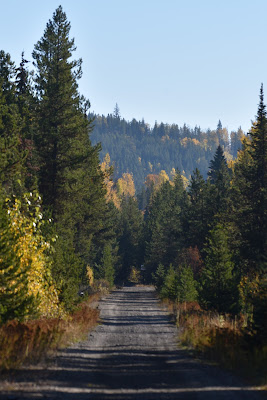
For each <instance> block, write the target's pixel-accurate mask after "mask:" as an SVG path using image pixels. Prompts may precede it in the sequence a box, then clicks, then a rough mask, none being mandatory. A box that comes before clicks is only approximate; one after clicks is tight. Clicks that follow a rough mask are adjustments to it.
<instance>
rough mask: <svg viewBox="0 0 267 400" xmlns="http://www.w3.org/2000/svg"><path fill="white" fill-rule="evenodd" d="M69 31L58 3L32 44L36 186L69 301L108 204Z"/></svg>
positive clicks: (57, 270)
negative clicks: (47, 216)
mask: <svg viewBox="0 0 267 400" xmlns="http://www.w3.org/2000/svg"><path fill="white" fill-rule="evenodd" d="M69 33H70V23H69V22H68V20H67V17H66V14H65V13H64V12H63V10H62V7H61V6H59V7H58V8H57V10H56V11H55V13H54V14H53V18H52V20H49V22H48V23H47V26H46V29H45V32H44V35H43V37H42V38H41V39H40V40H39V41H38V42H37V44H36V45H35V49H34V51H33V58H34V61H35V67H36V75H35V78H34V79H35V89H36V93H37V107H36V120H37V124H38V129H37V131H36V133H35V135H34V141H35V146H36V149H37V151H38V157H39V170H38V183H39V190H40V192H41V194H42V197H43V204H44V208H45V210H46V212H50V215H51V216H52V217H53V220H54V221H55V223H56V225H55V227H56V233H57V234H58V236H59V238H58V240H57V242H56V245H55V247H56V252H55V255H54V267H53V274H54V278H55V279H56V280H57V283H58V285H60V286H61V290H62V296H63V297H64V301H65V302H68V305H69V306H71V304H72V303H73V302H75V298H76V297H77V293H78V281H79V280H82V274H83V273H85V266H86V265H88V264H89V265H93V264H94V262H95V261H96V259H95V257H96V251H95V248H96V247H97V243H98V242H99V241H98V236H99V237H102V238H103V234H102V233H103V232H105V231H106V229H107V225H106V220H107V219H108V218H106V217H107V212H108V208H107V204H106V200H105V194H106V189H105V185H104V174H103V172H102V171H101V169H100V165H99V151H100V146H99V145H96V146H94V147H93V146H92V145H91V142H90V139H89V131H90V130H91V128H92V127H91V124H90V121H89V120H88V118H87V115H86V113H87V110H88V107H89V102H88V101H86V100H85V99H84V98H83V97H82V96H80V95H79V93H78V80H79V79H80V78H81V75H82V71H81V63H82V61H81V60H78V61H76V60H74V59H73V52H74V51H75V50H76V47H75V45H74V39H70V38H69ZM103 245H104V243H103V242H102V247H101V248H100V249H99V251H98V253H99V254H101V251H102V249H103ZM70 293H71V294H70ZM75 293H76V295H75Z"/></svg>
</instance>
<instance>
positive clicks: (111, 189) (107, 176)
mask: <svg viewBox="0 0 267 400" xmlns="http://www.w3.org/2000/svg"><path fill="white" fill-rule="evenodd" d="M100 168H101V171H102V172H103V174H104V183H105V186H106V191H107V193H106V201H107V202H109V201H112V202H113V203H114V205H115V207H117V208H120V199H119V198H118V194H117V191H116V187H115V184H114V182H113V180H112V179H111V174H112V167H111V166H110V155H109V153H107V154H106V155H105V157H104V160H103V162H102V163H101V164H100Z"/></svg>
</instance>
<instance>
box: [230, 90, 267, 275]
mask: <svg viewBox="0 0 267 400" xmlns="http://www.w3.org/2000/svg"><path fill="white" fill-rule="evenodd" d="M233 204H234V211H235V217H234V222H235V225H236V227H237V231H238V232H237V236H239V249H240V254H241V259H242V264H243V270H246V271H254V272H256V271H257V272H263V273H264V271H266V270H267V267H266V265H267V264H266V263H267V117H266V107H265V105H264V98H263V87H261V92H260V103H259V107H258V113H257V118H256V122H255V123H254V124H253V126H252V129H251V131H250V133H249V138H248V139H247V140H245V141H244V142H243V148H242V151H241V152H240V153H239V157H238V161H237V163H236V165H235V169H234V182H233Z"/></svg>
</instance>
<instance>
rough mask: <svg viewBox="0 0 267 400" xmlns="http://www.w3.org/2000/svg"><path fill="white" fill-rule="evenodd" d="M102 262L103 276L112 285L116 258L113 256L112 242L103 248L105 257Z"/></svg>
mask: <svg viewBox="0 0 267 400" xmlns="http://www.w3.org/2000/svg"><path fill="white" fill-rule="evenodd" d="M101 261H102V263H101V276H100V277H101V278H102V279H105V280H106V281H107V282H108V283H109V285H110V287H112V286H113V284H114V277H115V268H114V259H113V256H112V248H111V245H110V244H106V245H105V247H104V250H103V257H102V260H101Z"/></svg>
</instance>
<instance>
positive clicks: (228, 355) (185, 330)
mask: <svg viewBox="0 0 267 400" xmlns="http://www.w3.org/2000/svg"><path fill="white" fill-rule="evenodd" d="M167 305H168V307H169V310H170V312H171V313H172V315H173V316H174V317H175V320H176V323H177V325H178V326H179V328H180V329H181V336H180V342H181V344H182V345H184V346H186V347H190V348H193V349H195V350H196V351H197V353H198V354H199V355H201V356H203V357H206V358H208V359H210V360H213V361H216V362H218V363H219V364H220V365H222V366H224V367H226V368H227V369H230V370H233V371H235V372H236V373H238V374H239V375H240V376H242V377H243V378H245V379H247V380H248V381H250V382H251V383H254V384H259V385H266V384H267V344H266V343H265V344H263V343H262V342H261V343H259V342H257V339H256V337H255V335H254V334H253V333H251V332H249V331H248V329H247V328H246V327H247V321H246V318H245V317H244V316H243V315H240V316H239V317H235V318H232V317H230V316H229V315H220V314H218V313H215V312H213V313H211V312H207V311H204V310H201V308H200V306H199V305H198V303H183V304H179V303H178V304H177V303H176V304H175V303H171V302H169V303H168V304H167Z"/></svg>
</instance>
